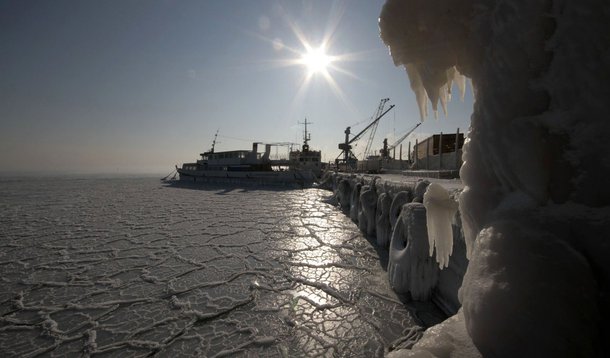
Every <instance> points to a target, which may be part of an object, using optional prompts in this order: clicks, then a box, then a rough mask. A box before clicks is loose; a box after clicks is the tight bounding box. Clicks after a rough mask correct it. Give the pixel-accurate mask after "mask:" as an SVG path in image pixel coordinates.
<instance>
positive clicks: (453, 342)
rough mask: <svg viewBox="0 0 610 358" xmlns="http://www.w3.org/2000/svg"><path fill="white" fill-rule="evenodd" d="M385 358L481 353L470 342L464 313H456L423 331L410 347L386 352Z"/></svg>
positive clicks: (475, 356) (472, 356)
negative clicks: (420, 336) (421, 335)
mask: <svg viewBox="0 0 610 358" xmlns="http://www.w3.org/2000/svg"><path fill="white" fill-rule="evenodd" d="M386 357H387V358H409V357H411V358H413V357H418V358H423V357H430V358H432V357H464V358H478V357H482V355H481V353H479V351H478V350H477V348H476V347H475V346H474V344H473V343H472V340H471V339H470V336H469V335H468V332H467V331H466V326H465V324H464V314H463V312H462V311H461V310H460V311H458V313H457V314H455V315H454V316H452V317H450V318H449V319H447V320H445V321H444V322H442V323H439V324H437V325H435V326H433V327H430V328H429V329H427V330H426V332H424V335H423V337H422V338H421V339H420V340H419V341H418V342H417V343H415V344H414V345H413V347H412V348H411V349H400V350H396V351H393V352H390V353H388V355H387V356H386Z"/></svg>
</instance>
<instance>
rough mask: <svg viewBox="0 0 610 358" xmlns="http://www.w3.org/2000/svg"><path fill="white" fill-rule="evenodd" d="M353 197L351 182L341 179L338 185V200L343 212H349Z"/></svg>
mask: <svg viewBox="0 0 610 358" xmlns="http://www.w3.org/2000/svg"><path fill="white" fill-rule="evenodd" d="M351 196H352V192H351V186H350V182H349V180H346V179H341V180H340V181H339V184H338V185H337V199H338V200H339V205H340V206H341V210H343V211H347V210H349V206H350V198H351Z"/></svg>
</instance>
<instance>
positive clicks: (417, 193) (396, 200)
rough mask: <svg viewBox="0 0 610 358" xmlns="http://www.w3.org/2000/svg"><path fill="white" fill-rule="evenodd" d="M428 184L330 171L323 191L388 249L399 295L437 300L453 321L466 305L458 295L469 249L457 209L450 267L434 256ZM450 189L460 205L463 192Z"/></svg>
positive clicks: (391, 275) (391, 277) (390, 271)
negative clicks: (427, 205)
mask: <svg viewBox="0 0 610 358" xmlns="http://www.w3.org/2000/svg"><path fill="white" fill-rule="evenodd" d="M429 184H430V182H429V181H428V180H426V179H420V180H415V179H413V178H406V177H405V178H404V180H402V179H399V180H396V179H388V178H384V176H383V175H381V176H373V175H363V174H350V173H330V172H329V173H326V174H325V176H324V177H323V179H322V181H321V184H320V187H322V188H325V189H328V190H332V192H333V196H332V197H331V199H332V201H333V203H334V204H336V205H338V206H339V207H340V208H341V209H342V210H343V211H344V212H345V213H346V215H349V216H350V218H351V219H352V220H353V221H354V222H355V223H356V224H357V225H358V227H359V228H360V230H361V231H362V232H363V234H364V235H366V236H367V238H369V240H371V241H373V242H376V244H377V245H378V246H379V247H381V248H382V249H385V250H388V251H387V252H388V257H389V259H388V267H387V273H388V279H389V280H390V284H391V286H392V288H393V289H394V291H396V292H397V293H398V294H399V295H401V296H403V297H406V298H407V299H413V300H416V301H432V302H434V303H435V304H436V305H437V306H438V307H439V308H440V309H441V310H442V311H443V312H444V313H445V314H447V316H452V315H454V314H456V313H457V311H458V309H459V308H460V306H461V304H460V302H459V300H458V290H459V288H460V287H461V285H462V279H463V277H464V273H465V272H466V268H467V267H468V259H467V258H466V244H465V241H464V233H463V230H462V224H461V220H460V213H459V210H458V211H457V212H456V214H455V215H454V216H453V219H452V222H451V227H452V230H451V231H452V234H453V238H452V242H453V248H452V251H451V255H450V257H449V262H448V265H447V267H444V268H441V267H439V264H438V263H437V261H436V257H435V255H436V251H435V250H432V251H433V253H432V256H430V244H429V239H428V234H427V226H426V224H427V217H426V208H425V207H424V204H423V196H424V193H425V192H426V189H427V186H428V185H429ZM445 189H447V190H448V191H449V193H450V197H451V199H453V200H455V201H457V198H458V197H459V195H460V193H461V188H458V187H455V186H453V187H452V186H448V187H447V188H445ZM449 239H451V238H449Z"/></svg>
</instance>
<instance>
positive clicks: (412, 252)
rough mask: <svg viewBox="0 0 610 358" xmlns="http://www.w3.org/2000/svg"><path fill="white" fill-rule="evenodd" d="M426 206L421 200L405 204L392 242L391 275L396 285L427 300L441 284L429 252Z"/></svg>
mask: <svg viewBox="0 0 610 358" xmlns="http://www.w3.org/2000/svg"><path fill="white" fill-rule="evenodd" d="M428 250H429V246H428V233H427V228H426V208H425V207H424V205H423V204H421V203H409V204H405V205H404V206H403V208H402V211H401V213H400V216H399V217H398V221H397V222H396V226H395V227H394V231H393V233H392V240H391V242H390V260H389V263H388V276H389V279H390V285H391V286H392V288H393V289H394V290H395V291H396V292H398V293H402V294H406V293H410V294H411V297H412V298H413V299H414V300H418V301H425V300H428V299H429V298H430V297H431V295H432V290H433V289H434V288H435V287H436V285H437V283H438V276H439V271H440V270H439V268H438V266H437V264H436V261H435V259H434V257H430V255H428Z"/></svg>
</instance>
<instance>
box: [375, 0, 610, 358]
mask: <svg viewBox="0 0 610 358" xmlns="http://www.w3.org/2000/svg"><path fill="white" fill-rule="evenodd" d="M609 18H610V5H609V4H608V2H607V1H605V0H582V1H565V0H531V1H518V0H501V1H488V0H470V1H469V0H466V1H452V0H444V1H443V0H387V1H386V3H385V5H384V7H383V10H382V12H381V15H380V21H379V27H380V30H381V37H382V39H383V41H384V42H385V43H386V44H387V45H388V46H389V49H390V52H391V56H392V58H393V60H394V63H395V64H396V65H398V66H404V67H405V69H406V71H407V74H408V76H409V80H410V83H411V87H412V89H413V90H414V92H415V95H416V98H417V102H418V106H419V108H420V112H421V116H422V118H425V117H426V116H427V108H428V106H427V100H430V102H431V105H432V108H433V110H435V111H436V108H437V103H438V102H439V101H440V102H441V105H443V103H444V101H445V98H446V95H447V94H448V91H449V89H450V87H451V83H452V81H454V79H455V78H456V77H455V76H456V73H457V72H459V73H460V74H463V75H465V76H467V77H469V78H471V79H472V84H473V89H474V92H475V93H476V102H475V105H474V110H473V114H472V117H471V121H472V122H471V128H470V131H469V135H468V137H469V138H468V140H467V142H466V144H465V146H464V151H463V158H462V159H463V162H464V164H463V166H462V169H461V173H460V174H461V178H462V180H463V182H464V184H465V189H464V190H463V192H462V193H461V195H460V198H459V206H460V213H461V215H462V224H463V229H464V234H465V236H466V244H467V247H468V254H469V257H470V258H471V261H470V264H469V267H468V271H467V272H466V275H465V277H464V282H463V286H462V289H461V301H462V304H463V323H464V327H466V328H467V330H468V333H469V336H470V337H471V338H472V340H473V342H474V343H475V345H476V346H477V348H478V349H479V350H480V351H481V353H483V355H484V356H507V357H510V356H570V355H579V356H608V355H610V343H609V342H610V341H609V340H607V339H605V338H606V337H608V336H610V330H609V328H608V325H606V324H598V323H597V322H606V321H608V320H609V319H610V292H609V291H610V260H608V257H610V245H607V243H606V241H607V240H606V237H607V235H608V232H610V212H609V211H610V210H608V209H607V208H608V207H610V186H609V185H607V174H608V173H610V151H608V150H607V148H606V147H607V144H606V143H607V138H608V137H609V136H610V125H609V124H608V121H607V113H608V106H609V104H608V98H609V97H608V90H607V83H608V78H610V52H609V50H608V44H609V43H610V21H608V19H609ZM455 70H457V72H454V71H455ZM458 79H459V80H460V81H462V79H461V77H459V76H458ZM459 83H462V82H459ZM463 87H464V86H462V88H463ZM541 238H544V239H541ZM549 267H552V268H553V269H548V268H549ZM570 287H572V289H570ZM532 290H535V294H532ZM551 303H552V304H551ZM541 324H543V325H544V328H542V327H540V329H527V330H524V329H523V327H539V326H540V325H541ZM507 332H510V334H506V333H507ZM438 337H439V344H440V339H441V338H440V337H442V334H440V333H439V335H438ZM429 347H430V346H429V345H428V348H429ZM429 351H430V352H431V351H433V350H430V349H429Z"/></svg>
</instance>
